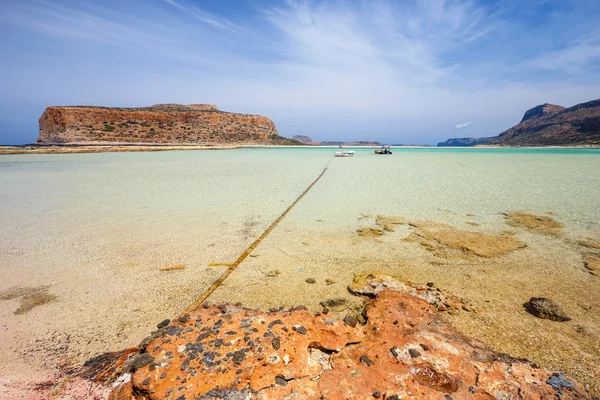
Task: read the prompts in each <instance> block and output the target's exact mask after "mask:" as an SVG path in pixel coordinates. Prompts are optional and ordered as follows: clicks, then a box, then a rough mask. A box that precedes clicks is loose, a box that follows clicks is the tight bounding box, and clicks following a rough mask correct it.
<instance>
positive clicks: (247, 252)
mask: <svg viewBox="0 0 600 400" xmlns="http://www.w3.org/2000/svg"><path fill="white" fill-rule="evenodd" d="M331 160H332V159H329V161H328V162H327V164H326V165H325V168H324V169H323V171H321V173H320V174H319V176H317V178H316V179H315V180H314V181H313V182H312V183H311V184H310V185H309V186H308V187H307V188H306V189H305V190H304V192H302V194H300V196H298V198H296V200H294V202H293V203H292V204H291V205H290V206H289V207H288V208H286V209H285V211H284V212H283V213H282V214H281V215H280V216H279V217H278V218H277V219H276V220H275V221H273V223H272V224H271V225H270V226H269V227H268V228H267V229H266V230H265V231H264V232H263V233H262V235H260V236H259V237H258V239H256V240H255V241H254V242H253V243H252V244H251V245H250V247H248V248H247V249H246V250H245V251H244V252H243V253H242V254H241V255H240V256H239V257H238V258H237V260H235V262H234V263H233V264H231V266H229V268H227V270H226V271H225V272H223V274H222V275H221V276H220V277H219V279H217V280H216V281H215V283H213V284H212V285H211V286H210V287H209V288H208V289H207V290H206V291H205V292H204V293H202V295H201V296H200V297H199V298H198V299H197V300H196V301H195V302H194V303H193V304H192V305H191V306H189V307H188V308H187V310H186V311H187V312H192V311H194V310H196V309H197V308H198V307H200V306H201V305H202V303H204V302H205V301H206V299H208V297H209V296H210V295H211V294H212V293H213V292H214V291H215V290H216V289H217V288H218V287H219V286H221V284H222V283H223V282H224V281H225V279H227V278H228V277H229V275H231V273H232V272H233V271H235V269H236V268H237V267H238V266H239V265H240V264H241V263H242V261H244V260H245V259H246V257H248V256H249V255H250V253H252V251H253V250H254V249H255V248H256V247H257V246H258V245H259V244H260V242H262V241H263V239H264V238H266V237H267V235H268V234H269V233H271V231H272V230H273V229H274V228H275V227H276V226H277V224H279V222H281V220H282V219H283V218H285V216H286V215H287V213H289V212H290V211H291V209H292V208H294V206H295V205H296V204H298V202H299V201H300V200H302V198H303V197H304V195H306V193H308V191H309V190H310V189H312V187H313V186H315V184H316V183H317V182H318V181H319V179H321V177H322V176H323V175H324V174H325V171H327V169H328V168H329V164H330V163H331Z"/></svg>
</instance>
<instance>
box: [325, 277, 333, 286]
mask: <svg viewBox="0 0 600 400" xmlns="http://www.w3.org/2000/svg"><path fill="white" fill-rule="evenodd" d="M334 283H335V281H334V280H333V279H329V278H327V279H325V284H326V285H333V284H334Z"/></svg>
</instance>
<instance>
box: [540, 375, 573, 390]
mask: <svg viewBox="0 0 600 400" xmlns="http://www.w3.org/2000/svg"><path fill="white" fill-rule="evenodd" d="M546 383H547V384H548V385H550V386H552V387H553V388H554V389H555V390H560V389H561V388H567V389H573V384H572V383H571V382H569V381H568V380H567V379H566V378H565V377H564V375H563V374H561V373H558V372H555V373H553V374H552V376H551V377H550V378H548V380H547V381H546Z"/></svg>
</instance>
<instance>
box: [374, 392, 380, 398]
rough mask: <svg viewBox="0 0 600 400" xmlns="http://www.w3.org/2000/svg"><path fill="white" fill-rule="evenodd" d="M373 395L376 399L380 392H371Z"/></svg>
mask: <svg viewBox="0 0 600 400" xmlns="http://www.w3.org/2000/svg"><path fill="white" fill-rule="evenodd" d="M373 397H374V398H376V399H378V398H380V397H381V393H380V392H375V393H373Z"/></svg>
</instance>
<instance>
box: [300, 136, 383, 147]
mask: <svg viewBox="0 0 600 400" xmlns="http://www.w3.org/2000/svg"><path fill="white" fill-rule="evenodd" d="M292 140H295V141H297V142H300V143H302V144H307V145H311V146H319V145H321V146H381V143H379V142H374V141H354V142H342V141H329V142H317V141H316V140H312V139H311V138H310V137H308V136H304V135H296V136H294V137H293V138H292Z"/></svg>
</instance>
